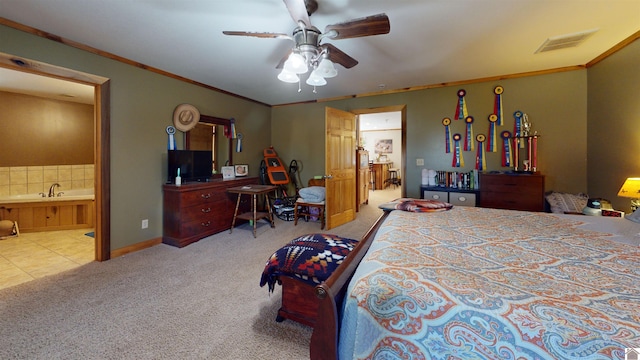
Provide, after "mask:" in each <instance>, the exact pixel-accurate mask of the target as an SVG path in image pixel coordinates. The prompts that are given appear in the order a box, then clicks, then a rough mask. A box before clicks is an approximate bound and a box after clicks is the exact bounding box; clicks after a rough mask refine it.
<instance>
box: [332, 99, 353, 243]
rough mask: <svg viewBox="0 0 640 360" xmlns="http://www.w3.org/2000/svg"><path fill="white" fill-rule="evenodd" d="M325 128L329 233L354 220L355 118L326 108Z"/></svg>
mask: <svg viewBox="0 0 640 360" xmlns="http://www.w3.org/2000/svg"><path fill="white" fill-rule="evenodd" d="M325 128H326V136H325V149H326V152H325V176H326V177H327V178H326V182H325V187H326V194H327V195H326V201H325V204H326V205H325V214H326V220H327V224H326V226H327V230H329V229H332V228H334V227H337V226H340V225H342V224H346V223H348V222H350V221H353V219H355V216H356V215H355V214H356V115H355V114H352V113H350V112H346V111H342V110H338V109H333V108H329V107H328V108H326V110H325Z"/></svg>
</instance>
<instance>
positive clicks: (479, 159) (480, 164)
mask: <svg viewBox="0 0 640 360" xmlns="http://www.w3.org/2000/svg"><path fill="white" fill-rule="evenodd" d="M476 140H477V141H478V152H477V154H476V170H479V171H483V170H484V169H486V168H487V157H486V154H485V152H484V146H483V144H482V143H483V142H484V141H485V140H487V137H486V136H484V134H478V136H476Z"/></svg>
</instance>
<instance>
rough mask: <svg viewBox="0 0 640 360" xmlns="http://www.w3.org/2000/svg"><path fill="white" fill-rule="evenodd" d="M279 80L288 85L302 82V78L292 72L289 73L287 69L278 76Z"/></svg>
mask: <svg viewBox="0 0 640 360" xmlns="http://www.w3.org/2000/svg"><path fill="white" fill-rule="evenodd" d="M278 80H280V81H284V82H287V83H296V82H298V81H300V78H299V77H298V75H296V74H295V73H292V72H291V71H287V69H282V71H281V72H280V74H278Z"/></svg>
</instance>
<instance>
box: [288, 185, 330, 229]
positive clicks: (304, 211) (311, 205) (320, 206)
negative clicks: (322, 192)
mask: <svg viewBox="0 0 640 360" xmlns="http://www.w3.org/2000/svg"><path fill="white" fill-rule="evenodd" d="M309 186H322V187H324V179H310V180H309ZM311 209H317V212H318V213H317V214H315V213H312V212H311ZM300 216H304V217H305V219H306V220H307V221H308V220H309V218H310V217H312V216H318V218H320V230H324V201H321V202H306V201H304V200H303V199H302V198H298V200H296V204H295V206H294V207H293V225H294V226H296V225H298V217H300Z"/></svg>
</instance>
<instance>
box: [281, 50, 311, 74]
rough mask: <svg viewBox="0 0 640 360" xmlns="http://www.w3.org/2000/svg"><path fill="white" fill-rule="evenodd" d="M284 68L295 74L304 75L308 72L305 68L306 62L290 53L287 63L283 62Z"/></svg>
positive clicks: (301, 57)
mask: <svg viewBox="0 0 640 360" xmlns="http://www.w3.org/2000/svg"><path fill="white" fill-rule="evenodd" d="M284 68H285V70H287V71H290V72H292V73H295V74H304V73H306V72H307V71H309V67H307V61H306V60H305V59H304V57H303V56H302V55H300V54H297V53H291V55H289V58H288V59H287V61H285V62H284Z"/></svg>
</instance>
